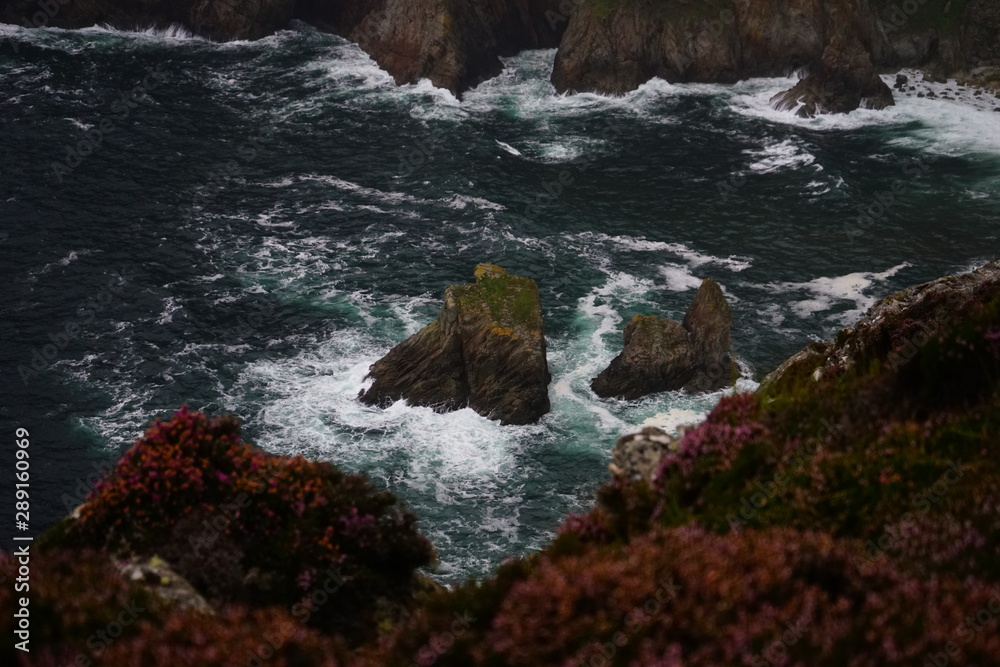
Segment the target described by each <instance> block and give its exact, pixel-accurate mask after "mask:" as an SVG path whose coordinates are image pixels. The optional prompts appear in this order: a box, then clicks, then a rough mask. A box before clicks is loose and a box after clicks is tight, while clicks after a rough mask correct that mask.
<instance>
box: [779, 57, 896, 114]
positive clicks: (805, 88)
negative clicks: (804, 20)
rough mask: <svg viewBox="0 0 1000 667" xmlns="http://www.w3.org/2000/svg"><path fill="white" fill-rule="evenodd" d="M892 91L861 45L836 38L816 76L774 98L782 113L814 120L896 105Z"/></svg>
mask: <svg viewBox="0 0 1000 667" xmlns="http://www.w3.org/2000/svg"><path fill="white" fill-rule="evenodd" d="M895 104H896V102H895V101H894V100H893V98H892V90H890V89H889V86H887V85H886V84H885V82H884V81H882V79H881V77H879V75H878V72H876V71H875V67H874V66H873V65H872V61H871V58H869V56H868V54H867V53H866V52H865V50H864V49H863V48H861V46H860V45H858V44H845V43H844V42H842V41H841V40H840V39H839V38H834V40H833V41H832V42H831V43H830V45H829V46H828V47H827V48H826V50H825V51H824V52H823V60H822V62H821V63H820V66H819V69H818V71H817V72H816V73H815V74H811V75H809V76H807V77H806V78H804V79H802V80H801V81H799V82H798V83H797V84H796V85H795V86H794V87H793V88H791V89H790V90H786V91H785V92H783V93H778V94H777V95H775V96H774V97H772V98H771V105H772V106H773V107H774V108H775V109H778V110H779V111H792V110H796V115H798V116H802V117H804V118H812V117H814V116H815V115H816V114H821V113H849V112H851V111H854V110H855V109H857V108H859V107H862V106H863V107H865V108H868V109H885V108H886V107H890V106H893V105H895Z"/></svg>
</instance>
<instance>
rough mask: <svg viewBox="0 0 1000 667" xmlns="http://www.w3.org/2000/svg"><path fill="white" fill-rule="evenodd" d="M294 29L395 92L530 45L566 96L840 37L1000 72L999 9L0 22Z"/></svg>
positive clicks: (791, 56) (155, 13) (809, 53)
mask: <svg viewBox="0 0 1000 667" xmlns="http://www.w3.org/2000/svg"><path fill="white" fill-rule="evenodd" d="M43 4H44V5H45V7H48V8H49V9H50V10H51V11H49V10H45V7H43ZM911 9H912V11H911ZM291 19H300V20H303V21H307V22H309V23H311V24H313V25H315V26H317V27H318V28H320V29H322V30H327V31H330V32H333V33H336V34H338V35H341V36H343V37H346V38H348V39H350V40H352V41H355V42H357V43H358V44H359V45H360V46H361V48H363V49H364V50H365V51H366V52H367V53H369V54H370V55H371V56H372V58H373V59H374V60H375V61H376V62H377V63H378V64H379V65H380V66H381V67H383V68H384V69H385V70H386V71H388V72H389V73H390V74H391V75H392V76H393V78H394V79H395V80H396V82H397V83H401V84H402V83H413V82H416V81H418V80H420V79H422V78H428V79H430V80H431V81H432V82H433V83H434V85H436V86H439V87H442V88H447V89H448V90H450V91H452V92H453V93H455V94H456V95H460V94H461V93H462V92H463V91H465V90H468V89H469V88H471V87H473V86H475V85H477V84H478V83H480V82H481V81H484V80H486V79H489V78H491V77H493V76H496V75H497V74H498V73H499V72H500V71H501V70H502V69H503V64H502V62H501V61H500V58H501V57H503V56H510V55H514V54H516V53H517V52H519V51H521V50H523V49H533V48H556V47H558V48H559V52H558V55H557V57H556V63H555V68H554V71H553V73H552V82H553V83H554V84H555V86H556V89H557V90H558V91H560V92H565V91H581V92H582V91H595V92H601V93H616V94H620V93H625V92H628V91H630V90H634V89H635V88H637V87H638V86H640V85H642V84H643V83H644V82H646V81H648V80H649V79H651V78H653V77H661V78H663V79H666V80H667V81H670V82H687V81H694V82H710V83H732V82H735V81H738V80H740V79H743V78H747V77H753V76H785V75H788V74H791V73H792V72H794V71H797V70H798V69H800V68H802V67H815V66H817V64H818V63H819V62H820V61H821V59H822V58H823V54H824V50H825V49H826V48H827V46H828V45H829V44H830V43H831V40H832V39H833V38H834V37H840V38H842V39H847V40H849V41H850V42H852V43H854V42H856V43H857V44H859V45H860V46H861V48H862V49H863V50H864V51H865V53H867V54H868V55H869V56H870V59H871V62H872V63H873V65H874V67H876V68H889V69H899V68H900V67H904V66H905V67H929V68H931V69H933V70H934V71H939V72H943V73H957V72H958V71H959V70H963V69H968V70H971V69H974V68H976V67H978V66H982V65H986V64H990V63H997V62H1000V46H998V45H997V44H998V41H997V34H998V32H1000V9H998V8H997V7H996V3H995V2H993V0H969V1H968V2H966V3H964V4H963V3H944V2H941V1H937V0H935V1H933V2H932V1H930V0H928V1H926V2H913V3H909V4H907V3H897V2H894V1H891V0H243V1H240V2H237V0H146V1H144V2H141V3H114V2H111V1H110V0H73V1H72V2H63V0H59V1H58V2H56V0H52V3H49V4H45V3H39V2H38V1H37V0H0V20H3V21H5V22H8V23H14V24H19V25H27V26H29V27H42V26H55V27H60V28H82V27H88V26H91V25H94V24H97V23H103V24H108V25H112V26H114V27H118V28H123V29H133V28H137V27H149V26H155V27H160V28H164V27H167V26H169V25H171V24H180V25H182V26H184V27H185V28H187V29H188V30H191V31H192V32H194V33H196V34H198V35H202V36H205V37H209V38H211V39H216V40H228V39H256V38H258V37H263V36H265V35H268V34H270V33H272V32H274V31H276V30H280V29H282V28H285V27H286V26H287V25H288V23H289V21H290V20H291ZM564 33H565V34H564Z"/></svg>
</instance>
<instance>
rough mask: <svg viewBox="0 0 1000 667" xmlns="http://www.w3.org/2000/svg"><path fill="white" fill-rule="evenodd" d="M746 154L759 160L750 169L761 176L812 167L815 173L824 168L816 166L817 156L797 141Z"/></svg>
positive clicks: (773, 145) (750, 151)
mask: <svg viewBox="0 0 1000 667" xmlns="http://www.w3.org/2000/svg"><path fill="white" fill-rule="evenodd" d="M746 152H747V153H748V154H749V155H751V156H752V157H753V158H756V159H757V161H756V162H753V163H752V164H751V165H750V169H751V170H753V171H755V172H757V173H759V174H773V173H776V172H779V171H784V170H786V169H803V168H805V167H812V169H813V170H814V171H821V170H822V167H820V166H819V165H817V164H814V163H815V162H816V156H814V155H812V154H811V153H809V152H808V151H807V150H805V149H804V148H803V147H802V146H801V145H799V142H798V141H797V140H795V139H786V140H784V141H782V142H780V143H776V144H772V145H770V146H766V147H765V148H763V149H760V150H748V151H746Z"/></svg>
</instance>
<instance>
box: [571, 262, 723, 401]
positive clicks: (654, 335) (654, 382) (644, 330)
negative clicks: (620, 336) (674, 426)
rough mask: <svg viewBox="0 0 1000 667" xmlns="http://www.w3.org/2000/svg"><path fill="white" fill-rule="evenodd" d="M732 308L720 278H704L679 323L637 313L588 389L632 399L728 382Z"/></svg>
mask: <svg viewBox="0 0 1000 667" xmlns="http://www.w3.org/2000/svg"><path fill="white" fill-rule="evenodd" d="M732 324H733V313H732V309H731V308H730V307H729V303H728V302H727V301H726V297H725V295H723V293H722V289H721V288H720V287H719V285H718V283H716V282H715V281H714V280H711V279H708V280H705V281H704V282H702V284H701V287H699V288H698V293H697V294H696V295H695V298H694V301H692V302H691V305H690V306H689V307H688V310H687V313H686V314H685V315H684V322H683V323H678V322H674V321H673V320H669V319H664V318H660V317H657V316H655V315H636V316H635V317H633V318H632V320H631V321H630V322H629V323H628V324H627V325H626V326H625V330H624V342H625V347H624V349H623V350H622V352H621V354H619V355H618V356H617V357H615V358H614V360H612V362H611V364H610V365H609V366H608V367H607V368H606V369H604V371H603V372H601V374H600V375H598V376H597V377H596V378H594V380H593V382H591V385H590V387H591V389H593V390H594V393H595V394H597V395H598V396H600V397H602V398H623V399H625V400H634V399H637V398H641V397H642V396H646V395H648V394H655V393H658V392H661V391H674V390H677V389H684V390H685V391H689V392H692V393H696V392H702V391H713V390H715V389H721V388H723V387H728V386H731V385H732V384H733V383H734V382H735V380H736V378H737V377H738V371H737V370H736V367H735V364H734V363H733V361H732V358H731V356H730V347H731V338H730V329H731V328H732Z"/></svg>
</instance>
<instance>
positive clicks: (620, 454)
mask: <svg viewBox="0 0 1000 667" xmlns="http://www.w3.org/2000/svg"><path fill="white" fill-rule="evenodd" d="M681 437H682V435H670V434H669V433H667V432H666V431H662V430H660V429H658V428H656V427H654V426H647V427H646V428H644V429H642V430H641V431H640V432H639V433H632V434H630V435H623V436H622V437H620V438H618V440H617V441H616V442H615V446H614V447H613V448H612V449H611V463H610V464H609V465H608V469H609V470H610V471H611V474H612V475H614V476H615V477H618V478H620V479H622V480H624V481H626V482H638V481H646V482H649V481H652V479H653V478H654V477H656V473H657V472H659V470H660V463H661V462H662V461H663V457H664V456H666V454H667V452H669V451H670V450H672V449H673V450H676V449H677V447H678V445H679V444H680V441H681Z"/></svg>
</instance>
